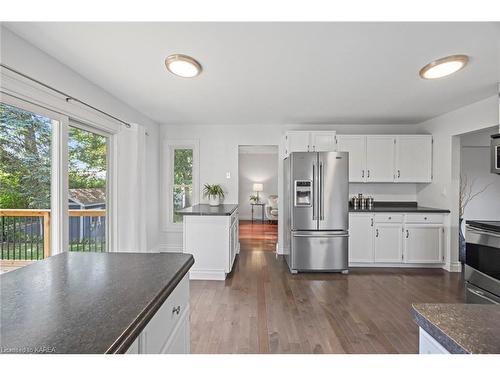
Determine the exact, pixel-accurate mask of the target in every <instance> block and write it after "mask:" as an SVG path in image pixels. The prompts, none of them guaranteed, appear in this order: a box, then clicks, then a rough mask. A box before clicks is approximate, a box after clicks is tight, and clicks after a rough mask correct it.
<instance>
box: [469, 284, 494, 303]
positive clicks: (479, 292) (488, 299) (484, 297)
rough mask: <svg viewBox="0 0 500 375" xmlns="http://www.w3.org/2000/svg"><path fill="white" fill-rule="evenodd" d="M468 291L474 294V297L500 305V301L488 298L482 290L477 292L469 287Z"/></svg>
mask: <svg viewBox="0 0 500 375" xmlns="http://www.w3.org/2000/svg"><path fill="white" fill-rule="evenodd" d="M467 290H468V291H469V292H471V293H472V294H474V295H476V296H478V297H479V298H483V299H485V300H487V301H490V302H491V303H493V304H495V305H500V301H499V300H494V299H491V298H488V297H487V296H486V294H485V293H483V292H482V291H480V290H477V289H471V288H469V287H467Z"/></svg>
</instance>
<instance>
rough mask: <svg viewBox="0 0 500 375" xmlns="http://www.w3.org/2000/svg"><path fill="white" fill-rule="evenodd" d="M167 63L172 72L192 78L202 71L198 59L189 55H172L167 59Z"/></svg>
mask: <svg viewBox="0 0 500 375" xmlns="http://www.w3.org/2000/svg"><path fill="white" fill-rule="evenodd" d="M165 65H166V67H167V69H168V71H169V72H170V73H173V74H175V75H176V76H179V77H184V78H191V77H196V76H197V75H199V74H200V73H201V65H200V63H199V62H198V61H196V60H195V59H193V58H192V57H190V56H187V55H180V54H175V55H170V56H167V58H166V59H165Z"/></svg>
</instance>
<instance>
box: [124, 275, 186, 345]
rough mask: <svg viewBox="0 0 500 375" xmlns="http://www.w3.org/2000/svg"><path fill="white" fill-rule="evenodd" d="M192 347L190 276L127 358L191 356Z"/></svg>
mask: <svg viewBox="0 0 500 375" xmlns="http://www.w3.org/2000/svg"><path fill="white" fill-rule="evenodd" d="M189 343H190V331H189V277H188V275H186V276H184V278H183V279H182V280H181V281H180V282H179V284H178V285H177V286H176V288H175V289H174V290H173V291H172V293H171V294H170V296H169V297H168V298H167V299H166V300H165V302H163V304H162V305H161V307H160V308H159V310H158V311H157V312H156V314H155V315H154V316H153V317H152V318H151V320H150V321H149V323H148V324H147V325H146V327H145V328H144V329H143V330H142V332H141V333H140V334H139V336H138V337H137V339H136V340H135V341H134V342H133V343H132V345H131V346H130V347H129V349H128V350H127V354H162V353H165V354H188V353H189V352H190V345H189Z"/></svg>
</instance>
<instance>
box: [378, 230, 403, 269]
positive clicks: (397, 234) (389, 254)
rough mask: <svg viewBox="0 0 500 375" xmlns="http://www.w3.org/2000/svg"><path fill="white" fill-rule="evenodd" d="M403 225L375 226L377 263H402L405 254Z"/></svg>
mask: <svg viewBox="0 0 500 375" xmlns="http://www.w3.org/2000/svg"><path fill="white" fill-rule="evenodd" d="M402 231H403V224H388V223H377V224H376V225H375V262H378V263H401V260H402V259H401V257H402V253H403V238H402V237H403V236H402Z"/></svg>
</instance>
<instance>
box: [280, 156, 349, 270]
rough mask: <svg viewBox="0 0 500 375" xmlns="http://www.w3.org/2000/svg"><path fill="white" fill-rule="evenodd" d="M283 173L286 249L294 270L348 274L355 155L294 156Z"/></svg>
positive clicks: (289, 157)
mask: <svg viewBox="0 0 500 375" xmlns="http://www.w3.org/2000/svg"><path fill="white" fill-rule="evenodd" d="M283 169H284V188H285V189H284V190H285V200H284V211H285V212H284V219H285V220H284V221H285V223H284V228H285V233H284V242H285V246H284V249H285V259H286V260H287V263H288V266H289V268H290V271H291V272H292V273H296V272H299V271H321V272H329V271H333V272H343V273H347V272H348V271H347V270H348V239H349V154H348V153H347V152H293V153H291V154H290V155H289V156H288V158H286V159H285V161H284V168H283Z"/></svg>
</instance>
